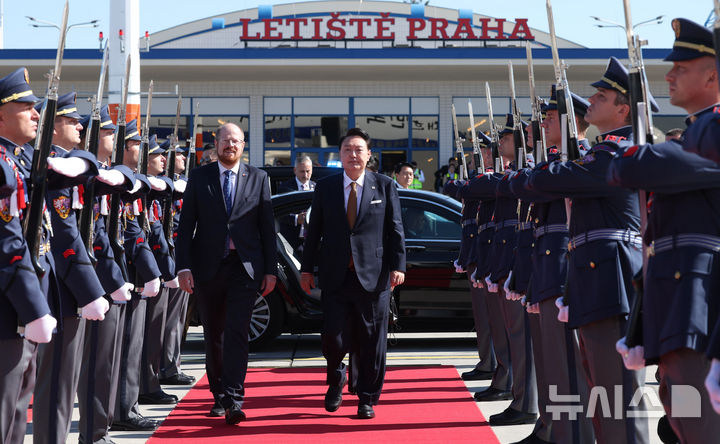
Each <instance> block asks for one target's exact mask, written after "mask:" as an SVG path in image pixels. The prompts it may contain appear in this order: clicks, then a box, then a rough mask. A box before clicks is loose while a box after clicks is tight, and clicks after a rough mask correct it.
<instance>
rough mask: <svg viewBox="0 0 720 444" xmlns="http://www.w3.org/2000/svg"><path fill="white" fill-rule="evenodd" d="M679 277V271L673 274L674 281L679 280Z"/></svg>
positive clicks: (680, 274)
mask: <svg viewBox="0 0 720 444" xmlns="http://www.w3.org/2000/svg"><path fill="white" fill-rule="evenodd" d="M680 276H682V273H680V272H679V271H676V272H675V280H679V279H680Z"/></svg>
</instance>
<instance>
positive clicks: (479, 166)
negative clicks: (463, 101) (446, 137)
mask: <svg viewBox="0 0 720 444" xmlns="http://www.w3.org/2000/svg"><path fill="white" fill-rule="evenodd" d="M468 114H469V115H470V137H472V144H473V161H474V162H475V169H476V170H477V172H478V173H479V174H483V173H485V161H484V160H483V158H482V152H481V151H480V141H479V140H478V138H477V133H476V132H475V115H474V114H473V107H472V101H471V100H468Z"/></svg>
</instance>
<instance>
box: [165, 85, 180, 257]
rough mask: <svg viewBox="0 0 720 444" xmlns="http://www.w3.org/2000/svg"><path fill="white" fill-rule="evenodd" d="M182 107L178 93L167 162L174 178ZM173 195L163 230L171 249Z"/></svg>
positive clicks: (169, 200) (166, 206)
mask: <svg viewBox="0 0 720 444" xmlns="http://www.w3.org/2000/svg"><path fill="white" fill-rule="evenodd" d="M181 108H182V95H178V101H177V111H176V112H175V128H174V129H173V133H172V135H171V136H170V148H169V151H168V155H167V163H166V164H165V176H166V177H168V178H169V179H170V180H173V178H174V176H175V147H176V146H177V143H178V125H179V124H180V109H181ZM172 203H173V196H172V193H169V195H168V197H167V198H166V199H165V202H164V204H163V231H164V232H165V237H166V238H167V243H168V247H169V248H170V251H171V252H172V250H173V246H174V244H173V218H172Z"/></svg>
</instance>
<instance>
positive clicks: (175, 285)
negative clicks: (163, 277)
mask: <svg viewBox="0 0 720 444" xmlns="http://www.w3.org/2000/svg"><path fill="white" fill-rule="evenodd" d="M165 287H167V288H178V287H180V281H178V278H177V276H175V279H173V280H171V281H167V282H165Z"/></svg>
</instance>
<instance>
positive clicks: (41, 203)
mask: <svg viewBox="0 0 720 444" xmlns="http://www.w3.org/2000/svg"><path fill="white" fill-rule="evenodd" d="M69 8H70V7H69V4H68V1H65V7H64V9H63V18H62V25H61V26H60V38H59V41H58V49H57V53H56V55H55V67H54V68H53V70H52V71H50V75H49V80H48V89H47V94H46V100H45V104H44V105H43V107H42V111H41V113H40V120H39V124H38V129H37V133H36V136H35V147H34V151H35V153H34V156H33V162H32V172H31V175H30V180H31V181H32V184H33V187H32V191H31V194H30V208H29V210H28V217H27V219H25V225H24V227H23V228H24V231H25V233H24V234H25V238H26V240H27V244H28V250H29V252H30V260H31V261H32V264H33V267H34V268H35V272H36V273H37V275H38V276H40V277H42V276H43V275H44V274H45V269H44V268H43V267H42V266H41V265H40V260H39V257H40V243H41V239H42V221H43V213H44V208H45V191H46V187H47V159H48V156H49V155H50V150H51V148H52V138H53V127H54V126H55V114H56V113H57V100H58V87H59V84H60V71H61V69H62V62H63V54H64V52H65V37H66V36H67V22H68V13H69Z"/></svg>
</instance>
